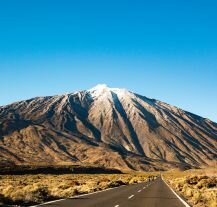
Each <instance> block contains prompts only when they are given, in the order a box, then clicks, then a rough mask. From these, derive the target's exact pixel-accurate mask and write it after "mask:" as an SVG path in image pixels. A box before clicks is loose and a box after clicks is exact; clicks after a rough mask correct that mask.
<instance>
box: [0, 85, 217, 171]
mask: <svg viewBox="0 0 217 207" xmlns="http://www.w3.org/2000/svg"><path fill="white" fill-rule="evenodd" d="M216 158H217V124H216V123H214V122H211V121H210V120H208V119H204V118H202V117H199V116H197V115H194V114H191V113H189V112H186V111H183V110H181V109H178V108H176V107H174V106H170V105H168V104H166V103H163V102H160V101H157V100H153V99H148V98H146V97H144V96H140V95H138V94H134V93H132V92H129V91H127V90H125V89H115V88H108V87H107V86H106V85H98V86H96V87H94V88H92V89H90V90H87V91H81V92H76V93H69V94H65V95H60V96H51V97H39V98H34V99H30V100H26V101H21V102H16V103H13V104H11V105H7V106H4V107H0V160H2V162H6V161H7V160H10V161H12V162H15V163H20V164H22V163H38V164H40V163H45V164H47V163H63V162H69V163H76V164H79V163H90V164H94V165H98V164H99V165H104V166H106V167H117V168H120V169H145V170H147V169H150V170H153V169H166V168H169V167H174V166H183V165H187V166H194V167H199V166H203V165H215V164H216Z"/></svg>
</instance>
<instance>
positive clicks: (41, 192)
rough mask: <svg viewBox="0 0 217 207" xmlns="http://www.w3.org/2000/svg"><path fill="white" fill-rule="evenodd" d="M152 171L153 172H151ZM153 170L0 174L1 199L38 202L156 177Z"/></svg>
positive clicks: (1, 200) (26, 202) (28, 202)
mask: <svg viewBox="0 0 217 207" xmlns="http://www.w3.org/2000/svg"><path fill="white" fill-rule="evenodd" d="M154 175H155V174H154ZM154 175H152V174H144V173H141V174H97V175H91V174H65V175H41V174H39V175H22V176H20V175H14V176H13V175H10V176H9V175H4V176H3V175H2V176H0V182H1V185H0V203H1V202H2V203H4V204H5V203H9V204H21V205H23V206H25V205H30V204H39V203H42V202H44V201H48V200H53V199H59V198H68V197H72V196H74V195H77V194H84V193H90V192H94V191H98V190H104V189H107V188H112V187H118V186H120V185H127V184H132V183H138V182H145V181H147V180H149V179H152V177H153V178H155V177H154Z"/></svg>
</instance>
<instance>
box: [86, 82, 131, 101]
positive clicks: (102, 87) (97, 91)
mask: <svg viewBox="0 0 217 207" xmlns="http://www.w3.org/2000/svg"><path fill="white" fill-rule="evenodd" d="M88 92H89V93H90V94H91V96H92V97H93V98H96V97H99V96H109V97H110V96H111V93H112V92H113V93H115V94H117V95H119V96H121V95H122V96H123V95H124V96H126V95H129V93H130V92H129V91H128V90H127V89H123V88H110V87H108V86H107V85H106V84H98V85H96V86H95V87H93V88H91V89H89V90H88Z"/></svg>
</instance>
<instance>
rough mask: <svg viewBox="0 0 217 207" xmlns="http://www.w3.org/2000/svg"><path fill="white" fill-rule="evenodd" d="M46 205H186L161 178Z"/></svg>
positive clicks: (167, 206)
mask: <svg viewBox="0 0 217 207" xmlns="http://www.w3.org/2000/svg"><path fill="white" fill-rule="evenodd" d="M43 206H45V207H60V206H61V207H122V206H123V207H184V205H183V204H182V202H181V201H180V200H179V199H178V198H177V197H176V196H175V195H174V194H173V192H172V191H171V190H170V189H169V188H168V186H167V185H166V184H165V183H164V181H163V180H162V179H161V178H158V179H156V180H155V181H153V182H149V183H140V184H136V185H128V186H122V187H119V188H115V189H111V190H107V191H103V192H99V193H95V194H90V195H85V196H82V197H77V198H76V197H75V198H69V199H66V200H62V201H58V202H55V203H50V204H44V205H43Z"/></svg>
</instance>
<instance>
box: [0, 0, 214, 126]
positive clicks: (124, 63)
mask: <svg viewBox="0 0 217 207" xmlns="http://www.w3.org/2000/svg"><path fill="white" fill-rule="evenodd" d="M216 10H217V1H216V0H208V1H204V0H188V1H187V0H186V1H183V0H182V1H181V0H177V1H174V0H170V1H168V0H158V1H157V0H156V1H146V0H144V1H142V0H131V1H127V0H123V1H122V0H115V1H114V0H109V1H107V0H105V1H102V0H99V1H96V0H91V1H90V0H86V1H84V0H79V1H75V0H68V1H67V0H59V1H55V0H50V1H48V0H26V1H24V0H19V1H18V0H14V1H12V0H7V1H0V105H5V104H8V103H11V102H14V101H17V100H23V99H27V98H31V97H35V96H45V95H54V94H61V93H64V92H71V91H75V90H81V89H88V88H91V87H93V86H94V85H96V84H98V83H106V84H107V85H109V86H111V87H123V88H127V89H129V90H132V91H135V92H137V93H140V94H142V95H145V96H148V97H151V98H156V99H159V100H162V101H165V102H167V103H169V104H172V105H176V106H178V107H181V108H183V109H185V110H188V111H191V112H193V113H196V114H199V115H201V116H203V117H207V118H210V119H211V120H213V121H216V122H217V12H216Z"/></svg>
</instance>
